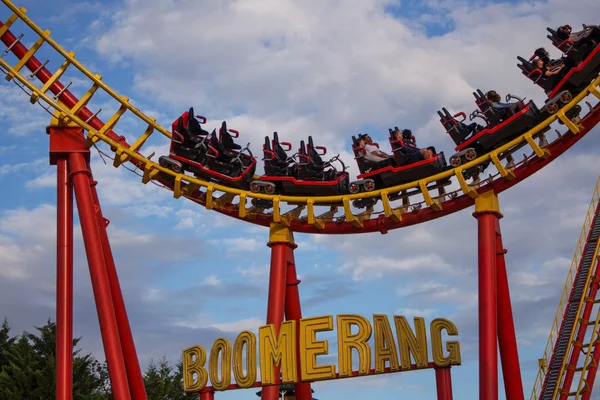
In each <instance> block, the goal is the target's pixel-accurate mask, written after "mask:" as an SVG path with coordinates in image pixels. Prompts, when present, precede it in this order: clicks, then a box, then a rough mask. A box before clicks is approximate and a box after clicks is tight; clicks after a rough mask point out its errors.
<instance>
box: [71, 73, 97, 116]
mask: <svg viewBox="0 0 600 400" xmlns="http://www.w3.org/2000/svg"><path fill="white" fill-rule="evenodd" d="M95 77H96V79H97V80H102V76H100V75H95ZM99 87H100V86H98V85H97V84H96V83H94V84H93V85H92V87H91V88H90V90H88V91H87V92H86V93H85V94H84V95H83V96H81V99H79V101H78V102H77V104H75V107H73V108H72V109H71V113H72V114H74V115H77V114H79V111H81V110H82V109H83V107H85V106H87V104H88V103H89V102H90V100H91V99H92V96H93V95H94V94H95V93H96V91H97V90H98V88H99ZM61 117H62V118H65V119H66V118H68V117H67V116H66V115H65V114H61Z"/></svg>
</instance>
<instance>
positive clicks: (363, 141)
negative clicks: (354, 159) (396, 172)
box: [358, 134, 393, 163]
mask: <svg viewBox="0 0 600 400" xmlns="http://www.w3.org/2000/svg"><path fill="white" fill-rule="evenodd" d="M358 141H359V143H360V145H361V147H364V149H365V159H366V160H367V161H371V162H374V163H378V162H381V161H387V160H389V159H390V158H393V156H391V155H389V154H387V153H385V152H383V151H381V150H379V145H378V144H377V143H373V139H371V136H369V135H368V134H360V135H358Z"/></svg>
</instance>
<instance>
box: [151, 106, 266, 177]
mask: <svg viewBox="0 0 600 400" xmlns="http://www.w3.org/2000/svg"><path fill="white" fill-rule="evenodd" d="M197 117H198V118H201V119H202V120H203V123H205V122H206V118H204V117H201V116H197ZM230 133H232V134H234V135H235V136H234V137H238V136H239V132H238V131H236V130H233V129H229V130H228V129H227V124H226V122H223V124H222V125H221V128H220V131H219V137H217V131H216V130H213V131H212V132H211V133H210V134H209V133H208V131H205V130H203V129H202V128H201V126H200V123H199V122H198V120H196V118H195V117H194V110H193V108H190V110H189V111H188V112H186V113H184V114H183V115H182V116H181V117H179V118H178V119H177V121H175V122H173V127H172V138H171V148H170V150H169V155H168V156H161V157H160V158H159V163H160V165H161V166H163V167H165V168H170V169H172V170H173V171H175V172H177V173H183V172H185V171H186V170H187V171H190V172H192V173H193V174H194V175H195V176H196V177H198V178H201V179H207V180H213V181H215V182H218V183H223V184H225V185H227V186H231V187H235V188H239V189H244V188H247V187H248V184H249V183H250V181H251V180H252V178H253V176H254V172H255V170H256V159H255V158H254V157H253V156H252V152H251V151H250V149H249V147H250V143H248V145H247V146H246V147H245V148H243V149H242V148H241V146H240V145H238V144H236V143H235V142H234V141H233V138H232V137H231V135H230ZM244 152H247V153H248V154H246V153H244Z"/></svg>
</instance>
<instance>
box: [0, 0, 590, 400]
mask: <svg viewBox="0 0 600 400" xmlns="http://www.w3.org/2000/svg"><path fill="white" fill-rule="evenodd" d="M2 3H3V4H4V6H5V7H6V8H7V9H9V10H10V12H12V15H11V16H10V17H9V18H8V19H7V20H5V21H4V22H2V23H0V39H1V41H2V43H3V44H4V45H5V46H6V48H5V50H4V53H3V54H2V58H0V68H1V69H2V71H3V73H4V74H5V75H6V80H7V81H12V82H14V83H15V84H16V85H17V86H18V87H19V88H20V89H21V90H22V91H24V92H25V93H26V94H27V95H28V96H30V101H31V103H32V104H36V103H37V104H39V105H40V106H42V107H43V108H45V109H46V110H47V111H48V112H50V113H51V114H52V115H53V119H52V122H51V124H50V125H49V126H48V129H47V133H48V134H49V135H50V162H51V164H52V165H56V166H57V175H58V183H59V185H58V189H57V191H58V197H57V210H58V221H57V224H58V235H57V236H58V238H57V240H58V246H59V247H58V248H59V249H61V250H60V251H59V252H58V254H57V257H58V259H57V267H58V270H57V273H58V282H59V283H58V285H59V288H58V290H57V310H58V311H57V328H58V332H59V335H58V337H59V342H58V344H57V395H56V398H57V399H69V398H71V397H70V395H69V391H70V387H71V386H70V385H71V383H70V382H71V381H70V371H71V369H70V368H71V364H70V362H71V361H70V357H71V354H70V348H71V344H70V341H71V337H72V314H71V312H70V311H69V310H71V309H72V303H71V302H72V296H71V297H69V293H72V292H71V291H72V288H70V287H68V286H65V283H64V282H68V281H69V277H70V276H72V254H71V252H72V228H70V226H71V225H72V202H71V201H70V200H69V199H70V196H72V192H73V191H74V193H75V197H76V200H77V207H78V211H79V215H80V220H81V227H82V233H83V237H84V244H85V247H86V253H87V255H88V263H89V266H90V271H91V275H92V286H93V288H94V295H95V298H96V304H97V308H98V316H99V321H100V327H101V330H102V338H103V344H104V350H105V354H106V357H107V362H108V367H109V374H110V379H111V385H112V389H113V392H114V394H115V398H117V399H146V394H145V389H144V386H143V381H142V379H141V373H140V368H139V364H138V361H137V355H136V351H135V346H134V343H133V338H132V335H131V331H130V328H129V322H128V320H127V314H126V311H125V305H124V302H123V298H122V294H121V291H120V287H119V283H118V277H117V273H116V268H115V265H114V260H113V259H112V254H111V251H110V244H109V241H108V235H107V232H106V225H107V223H106V220H105V219H104V217H103V216H102V213H101V208H100V204H99V201H98V196H97V193H96V182H95V181H93V175H92V171H91V168H90V153H91V149H94V148H97V144H100V143H104V144H106V145H107V146H108V148H109V149H110V150H111V152H112V153H114V156H112V159H113V166H114V167H120V166H123V167H125V168H128V169H130V170H131V171H133V172H134V173H136V174H137V175H139V176H140V177H141V181H142V183H143V184H148V183H150V182H152V183H155V184H158V185H160V186H162V187H164V188H166V189H167V190H170V191H172V193H173V196H174V198H176V199H178V198H187V199H188V200H191V201H193V202H194V203H196V204H198V205H200V206H202V207H205V208H206V209H208V210H214V211H216V212H218V213H220V214H223V215H225V216H228V217H232V218H235V219H238V220H242V221H245V222H248V223H252V224H257V225H261V226H267V227H270V237H269V246H270V247H271V252H272V253H271V256H272V259H271V277H270V282H269V298H268V307H267V323H269V324H274V325H276V326H279V325H280V324H281V323H282V321H283V320H284V315H285V318H286V319H288V320H290V319H291V320H298V319H300V318H301V317H302V314H301V311H300V299H299V294H298V283H299V281H298V280H297V278H296V270H295V262H294V259H293V249H294V248H295V246H296V245H295V243H294V240H293V232H301V233H312V234H361V233H368V232H380V233H382V234H386V233H388V232H389V231H390V230H394V229H398V228H402V227H406V226H410V225H414V224H418V223H423V222H426V221H429V220H433V219H437V218H442V217H444V216H446V215H449V214H451V213H454V212H457V211H460V210H463V209H466V208H469V207H472V206H475V214H474V215H475V217H476V218H477V219H478V228H479V267H480V268H479V274H480V275H479V285H480V287H479V296H480V320H481V321H483V322H481V321H480V331H479V333H480V337H479V346H480V356H479V357H480V366H483V365H484V364H485V365H487V366H488V367H487V368H483V367H480V375H479V378H480V398H482V399H490V400H493V399H497V398H498V393H497V384H498V370H497V357H498V355H497V345H498V344H499V345H500V353H501V356H502V367H503V372H504V374H505V376H504V378H505V379H504V381H505V390H506V393H507V398H509V399H521V398H523V386H522V382H521V376H520V367H519V362H518V355H517V350H516V339H515V332H514V324H513V320H512V311H511V309H510V296H509V291H508V282H507V279H506V269H505V266H504V258H503V255H502V254H503V252H502V251H501V250H503V246H502V240H501V234H500V228H499V219H500V218H501V217H502V215H501V214H500V208H499V203H498V199H497V195H498V194H499V193H501V192H503V191H505V190H508V189H509V188H511V187H512V186H514V185H516V184H517V183H519V182H521V181H523V180H525V179H526V178H528V177H529V176H531V175H532V174H534V173H535V172H537V171H539V170H540V169H542V168H543V167H545V166H546V165H548V164H549V163H550V162H551V161H553V160H554V159H556V158H558V157H559V156H560V155H562V154H563V153H564V152H565V151H567V150H568V149H569V148H571V147H572V146H573V145H575V144H576V143H577V142H578V141H579V140H580V139H581V138H582V137H584V136H585V135H586V134H587V133H588V132H590V130H591V129H592V128H593V127H595V126H596V125H597V124H598V122H599V121H600V103H596V105H593V104H592V102H593V101H596V100H598V99H600V90H599V86H600V77H599V76H598V75H599V73H600V46H599V45H598V43H600V38H599V36H600V35H599V32H600V31H599V29H598V27H596V26H585V25H584V27H583V28H584V29H583V31H582V32H581V33H580V34H579V36H577V37H573V36H572V35H573V34H572V29H571V27H570V26H562V27H560V28H559V29H557V30H553V29H551V28H548V32H549V33H550V34H549V35H548V39H550V41H551V43H552V45H553V46H554V47H555V48H556V49H558V50H560V51H561V52H562V53H563V56H562V57H561V59H559V60H551V59H550V57H549V54H548V52H547V51H546V50H545V49H544V48H539V49H537V50H536V51H535V53H534V55H533V56H532V57H530V58H529V59H525V58H523V57H520V56H519V57H518V60H519V62H520V64H518V65H517V66H518V68H519V69H521V71H522V74H523V75H524V76H525V77H526V78H527V79H529V80H530V81H532V82H533V83H534V84H536V85H538V86H539V87H540V88H541V89H543V90H544V92H545V93H546V95H547V99H546V101H545V103H544V104H543V105H541V106H540V105H536V104H535V103H534V102H533V101H526V99H521V98H519V97H517V96H514V95H507V96H506V102H509V101H510V100H511V99H515V100H516V102H514V103H510V104H508V105H506V104H502V103H501V100H502V99H501V98H500V96H499V95H498V93H496V92H495V91H493V90H492V91H488V92H486V93H484V92H483V91H481V90H479V89H477V90H476V91H474V92H473V95H474V97H475V105H476V107H477V108H476V109H475V111H473V112H471V113H470V114H469V122H468V123H467V121H466V120H467V113H466V112H464V111H459V112H456V113H452V112H450V111H449V110H448V109H446V108H442V109H441V110H440V111H438V115H439V117H440V123H441V125H442V126H443V128H444V129H445V130H446V132H447V133H448V135H449V136H450V138H451V139H452V140H453V141H454V143H455V144H456V148H455V153H454V154H453V155H452V156H450V157H449V159H448V161H447V160H446V156H445V155H444V153H443V152H439V153H438V152H437V151H436V149H434V148H426V149H422V148H418V147H416V143H415V140H414V136H412V134H411V132H410V131H408V130H405V131H400V130H399V129H397V128H394V129H390V130H389V144H390V149H391V151H392V153H393V154H392V155H391V156H387V157H382V158H383V159H382V160H378V161H374V160H373V157H372V155H373V154H374V153H372V151H373V150H372V149H373V146H375V147H379V145H377V144H373V143H371V142H370V138H368V137H367V136H368V135H367V136H365V135H360V136H358V137H356V136H353V137H352V150H353V153H354V157H355V160H356V162H357V165H358V168H359V170H360V175H358V176H357V177H356V179H354V180H353V179H351V177H350V176H349V173H348V172H346V169H347V167H346V165H345V164H344V162H343V161H342V160H341V159H340V157H339V155H338V156H335V157H333V158H331V159H330V160H328V161H324V159H323V158H322V157H323V156H325V155H326V154H327V149H326V148H325V147H323V146H318V145H315V142H314V139H313V138H312V137H310V136H309V137H308V138H307V140H306V142H305V141H304V140H303V141H301V142H300V145H299V147H298V150H297V152H295V153H294V154H292V155H289V154H288V152H290V151H292V148H293V145H292V144H291V143H289V142H285V141H280V139H279V134H278V133H277V132H275V133H274V134H273V136H272V138H271V137H269V136H266V137H265V141H264V144H263V147H262V155H263V159H262V161H263V162H264V171H265V173H264V174H263V175H261V176H258V175H256V168H257V164H258V162H257V159H256V157H254V155H253V153H252V151H251V150H250V143H248V145H247V146H246V147H244V148H242V147H241V146H240V145H239V144H237V143H236V142H235V140H234V139H240V138H241V134H240V132H239V131H238V130H234V129H230V128H228V127H227V123H226V122H223V124H222V125H221V127H220V128H219V131H218V133H217V130H216V129H214V130H213V131H212V132H210V133H209V131H208V130H206V129H205V128H203V126H202V125H203V124H206V121H207V119H206V118H205V117H204V116H200V115H196V114H195V112H194V109H193V107H192V108H190V109H189V110H188V111H186V112H184V113H182V115H181V116H179V117H177V118H176V119H175V120H174V122H173V124H172V126H171V129H170V130H169V129H166V128H164V127H162V126H161V125H160V124H158V123H157V122H156V119H155V118H153V117H150V116H148V115H146V114H144V113H143V112H142V111H140V110H139V109H138V108H136V107H135V106H133V105H132V104H131V103H130V102H129V99H128V98H127V97H124V96H122V95H120V94H118V93H117V92H116V91H115V90H113V89H112V88H111V87H110V86H108V84H106V83H105V82H104V81H103V80H102V77H101V76H100V75H96V74H94V73H92V72H91V71H90V70H88V69H87V68H86V67H85V66H84V65H83V64H82V63H81V62H79V61H78V60H77V59H76V58H75V55H74V53H72V52H68V51H67V50H65V49H64V48H63V47H61V46H60V45H59V44H58V43H57V42H55V41H54V40H53V39H52V38H51V37H50V32H49V31H46V30H43V29H42V28H40V27H39V26H38V25H36V24H35V23H34V22H33V21H32V20H30V19H29V18H28V17H27V15H26V11H27V10H26V9H25V8H22V7H18V6H17V5H15V4H13V3H12V2H11V1H9V0H2ZM16 26H20V27H22V28H23V29H26V30H27V32H28V34H33V36H35V38H36V41H35V42H34V44H33V45H32V46H31V47H30V48H27V47H26V46H25V45H24V44H23V43H24V41H23V38H24V34H21V35H19V36H15V34H13V33H12V31H11V29H12V28H14V27H16ZM565 35H566V36H565ZM42 46H45V47H46V48H48V49H50V51H51V53H52V55H53V57H56V58H57V59H59V60H60V62H61V64H60V66H59V67H58V68H57V69H56V70H55V71H54V72H51V71H50V70H49V69H48V67H47V65H48V63H49V61H48V60H46V61H45V62H41V61H40V60H39V59H38V58H36V56H35V54H36V53H38V51H40V49H41V48H42ZM11 59H12V60H13V61H10V60H11ZM55 61H56V60H55ZM69 67H71V68H75V69H76V70H78V71H79V72H80V73H81V74H83V76H85V78H86V79H87V80H88V81H89V82H90V84H91V88H90V89H89V90H88V91H87V92H85V93H83V94H82V95H81V96H79V97H77V96H76V95H75V94H73V92H72V91H71V90H69V87H70V86H71V84H72V82H69V83H67V84H63V83H61V82H60V79H61V78H62V77H63V76H65V72H66V71H67V69H68V68H69ZM24 68H27V69H28V70H29V71H30V73H29V74H26V73H24V72H23V70H24ZM36 79H37V81H39V83H38V82H37V81H36ZM98 93H102V94H104V95H108V97H109V98H110V101H111V102H112V106H114V108H115V109H116V110H117V111H116V112H115V113H114V114H113V115H111V116H109V117H108V118H107V122H103V121H102V120H101V119H100V117H99V115H100V112H101V110H97V111H95V112H94V111H92V109H90V108H88V106H89V105H90V104H91V103H90V101H91V100H92V98H93V97H94V96H96V95H97V94H98ZM126 113H128V114H130V115H132V116H133V117H134V118H136V119H137V120H139V121H141V122H142V123H144V124H145V125H146V126H147V128H146V130H145V131H144V132H143V133H142V134H141V135H140V136H139V137H137V139H136V140H134V141H133V144H129V143H128V142H127V141H126V139H125V138H124V137H123V136H121V135H118V134H117V133H116V129H117V125H118V124H119V122H120V121H122V117H123V115H125V114H126ZM477 118H479V119H480V120H481V124H479V123H478V122H475V121H476V119H477ZM555 124H557V125H558V126H556V125H555ZM552 129H555V132H556V138H555V139H554V140H551V141H550V140H548V133H549V132H550V131H551V130H552ZM562 129H566V131H564V132H560V130H562ZM155 132H158V133H159V134H161V135H163V136H164V137H165V138H166V140H168V141H169V142H170V149H169V154H162V155H160V156H159V157H158V160H157V161H154V160H153V157H154V154H151V155H144V154H143V153H142V149H143V147H144V145H145V144H146V143H147V141H148V139H149V138H150V137H151V135H152V134H153V133H155ZM526 147H528V148H529V149H530V150H531V151H530V154H529V155H527V154H523V158H522V160H519V161H516V160H515V156H514V155H515V154H516V152H517V151H519V150H521V149H523V148H526ZM370 149H371V150H370ZM98 151H100V150H98ZM104 154H105V153H104ZM336 162H340V164H341V170H338V169H337V168H336V167H335V163H336ZM488 168H493V169H494V171H493V173H490V174H489V177H487V178H486V177H483V178H482V175H483V173H484V172H485V171H487V170H488ZM470 179H472V182H471V183H469V182H468V180H470ZM434 191H437V194H434ZM599 201H600V199H599V195H598V187H596V190H595V192H594V197H593V199H592V204H591V206H590V210H589V213H588V217H587V219H586V222H585V225H584V228H583V231H582V234H581V238H580V242H579V244H578V248H577V250H576V255H575V259H574V260H573V264H572V268H571V271H570V273H569V277H568V279H567V283H566V285H565V290H564V292H563V297H562V298H561V301H560V304H559V309H558V311H557V317H556V321H555V324H554V326H553V328H552V330H551V335H550V339H549V342H548V346H547V349H546V352H545V353H544V356H543V358H542V359H540V372H539V374H538V379H537V381H536V383H535V385H534V388H533V392H532V395H531V399H556V398H560V399H567V398H570V397H576V398H582V399H587V398H590V395H591V391H592V387H593V382H594V377H595V373H596V370H597V365H598V359H599V358H600V349H598V347H599V346H600V345H599V343H600V341H599V340H597V339H598V338H597V335H598V329H597V327H598V323H599V322H598V321H599V319H598V317H597V318H596V320H595V321H594V320H593V319H592V318H591V312H592V307H593V305H594V304H595V302H597V300H596V292H597V289H598V277H600V267H599V266H598V265H599V263H598V248H599V244H600V241H599V236H600V218H599V214H600V202H599ZM248 202H250V204H248ZM398 202H399V203H398ZM69 243H71V244H69ZM278 271H279V272H278ZM281 271H284V272H281ZM496 281H497V285H498V286H497V287H496V286H494V285H496ZM61 282H62V283H61ZM286 285H287V287H288V289H284V290H282V289H281V288H282V287H283V288H285V287H286ZM496 289H497V290H496ZM496 315H498V320H499V321H500V322H501V323H499V322H497V321H496ZM592 326H593V328H592ZM588 328H590V329H588ZM590 331H592V332H593V333H592V339H591V340H589V341H588V343H587V344H584V343H583V341H584V338H586V337H587V336H586V334H587V333H589V332H590ZM584 350H587V352H584ZM582 352H583V353H584V354H585V357H584V359H583V363H581V360H580V359H579V355H580V354H581V353H582ZM449 370H450V368H447V369H445V370H440V371H436V380H437V383H438V386H437V387H438V399H451V398H452V388H451V383H450V382H451V381H450V379H449ZM576 374H577V375H576ZM575 376H579V377H580V382H579V386H578V387H577V388H576V389H575V390H573V389H572V387H571V386H572V383H573V381H574V379H575ZM233 386H235V385H233ZM295 390H296V396H297V398H298V399H301V400H308V399H311V398H312V397H311V394H310V383H306V382H303V383H297V384H296V385H295ZM199 396H200V398H201V399H202V400H209V399H213V398H214V396H215V391H214V390H212V389H211V388H210V387H207V388H205V389H203V391H202V392H201V393H199ZM262 398H263V399H268V400H273V399H276V398H277V386H266V387H264V388H263V391H262Z"/></svg>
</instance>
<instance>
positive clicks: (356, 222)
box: [342, 196, 363, 228]
mask: <svg viewBox="0 0 600 400" xmlns="http://www.w3.org/2000/svg"><path fill="white" fill-rule="evenodd" d="M342 203H343V204H344V215H345V217H346V222H350V223H352V224H353V225H354V226H356V227H357V228H362V226H363V223H362V221H360V220H359V219H358V218H356V215H354V214H353V213H352V209H351V208H350V198H349V196H344V197H343V199H342Z"/></svg>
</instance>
